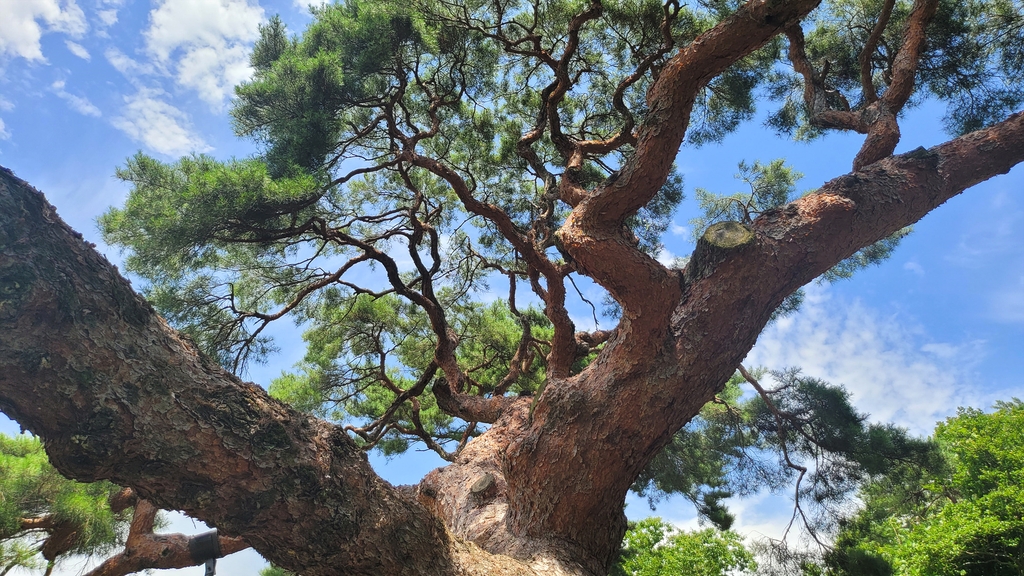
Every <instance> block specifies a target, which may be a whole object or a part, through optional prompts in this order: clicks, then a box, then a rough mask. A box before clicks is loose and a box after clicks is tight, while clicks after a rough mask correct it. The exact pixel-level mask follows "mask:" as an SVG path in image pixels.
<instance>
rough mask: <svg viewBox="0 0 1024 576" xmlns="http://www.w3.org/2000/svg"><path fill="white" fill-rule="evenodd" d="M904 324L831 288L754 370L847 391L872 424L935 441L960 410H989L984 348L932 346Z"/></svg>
mask: <svg viewBox="0 0 1024 576" xmlns="http://www.w3.org/2000/svg"><path fill="white" fill-rule="evenodd" d="M904 320H906V319H900V318H896V317H885V316H881V315H879V314H878V313H877V312H876V311H874V310H872V309H870V308H867V307H865V306H864V305H862V304H860V303H858V302H848V301H845V302H840V301H836V300H833V299H832V297H831V293H830V291H829V288H828V287H823V286H817V285H811V286H808V288H807V299H806V300H805V303H804V306H803V309H802V310H801V311H800V312H799V313H798V314H796V315H794V316H791V317H788V318H783V319H781V320H779V321H778V323H777V324H775V325H774V326H772V327H770V328H769V329H768V330H766V331H765V333H764V334H762V335H761V338H760V339H759V340H758V343H757V346H755V347H754V349H753V350H752V351H751V353H750V355H749V356H748V358H747V360H746V362H747V363H748V364H750V365H760V366H766V367H768V368H772V369H779V368H786V367H800V368H802V369H803V371H804V373H805V374H806V375H808V376H813V377H816V378H821V379H823V380H827V381H830V382H832V383H833V384H842V385H844V386H845V387H846V388H847V390H849V391H850V394H851V397H852V399H853V401H854V404H855V405H856V406H857V407H858V408H859V409H860V410H862V411H866V412H868V413H869V414H870V415H871V419H872V420H875V421H882V422H894V423H896V424H898V425H900V426H905V427H907V428H909V429H910V430H911V431H912V432H914V433H917V434H928V433H930V432H931V430H932V428H933V427H934V425H935V422H936V421H937V420H939V419H941V418H943V417H945V416H947V415H949V414H951V413H952V412H953V411H954V410H955V409H956V408H957V407H958V406H965V405H970V406H983V405H986V403H985V402H983V400H987V399H988V395H987V394H985V393H983V392H981V391H980V390H978V389H977V388H975V387H973V386H972V385H971V383H970V382H969V379H970V370H971V366H972V365H974V363H976V362H977V361H978V360H979V359H980V358H981V357H982V356H983V355H984V342H980V341H976V342H966V343H955V344H950V343H937V342H931V341H929V340H928V338H927V336H926V335H925V334H923V333H921V332H920V331H919V330H914V329H913V328H911V327H908V325H907V324H906V323H905V322H904Z"/></svg>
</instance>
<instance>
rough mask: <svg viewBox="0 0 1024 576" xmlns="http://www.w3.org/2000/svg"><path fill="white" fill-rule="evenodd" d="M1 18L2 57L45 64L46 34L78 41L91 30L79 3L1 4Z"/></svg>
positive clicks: (8, 0)
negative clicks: (13, 57) (59, 34)
mask: <svg viewBox="0 0 1024 576" xmlns="http://www.w3.org/2000/svg"><path fill="white" fill-rule="evenodd" d="M0 14H3V17H0V56H5V55H11V56H15V57H21V58H25V59H26V60H34V61H40V62H44V61H45V60H46V59H45V58H44V57H43V51H42V45H41V44H40V42H39V39H40V38H41V37H42V35H43V33H44V31H45V32H63V33H65V34H68V35H70V36H72V37H76V38H77V37H79V36H81V35H82V34H84V33H85V31H86V30H87V29H88V25H87V24H86V21H85V13H84V12H82V9H81V8H79V7H78V5H77V4H76V3H75V0H0ZM44 28H45V30H44Z"/></svg>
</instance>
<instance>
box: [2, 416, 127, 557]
mask: <svg viewBox="0 0 1024 576" xmlns="http://www.w3.org/2000/svg"><path fill="white" fill-rule="evenodd" d="M118 490H119V488H118V487H117V486H114V485H112V484H110V483H108V482H94V483H91V484H83V483H81V482H75V481H74V480H68V479H67V478H64V477H63V476H61V475H60V473H58V472H57V471H56V470H55V469H54V468H53V466H51V465H50V463H49V461H48V460H47V458H46V453H45V452H43V446H42V443H41V442H40V441H39V439H38V438H36V437H34V436H29V435H20V436H14V437H10V436H6V435H0V496H2V497H0V563H2V565H0V571H2V572H5V573H6V572H7V570H9V569H11V568H12V567H16V566H20V567H24V568H41V567H43V566H46V565H47V563H49V564H51V565H52V563H53V562H55V561H57V560H59V559H61V558H64V557H66V556H70V555H83V554H84V555H90V556H91V555H103V554H107V553H109V552H110V551H111V550H113V549H114V548H115V547H117V546H119V545H121V544H123V540H124V538H125V536H126V533H127V526H128V520H129V518H130V517H129V514H130V511H126V512H122V513H120V514H115V513H113V512H112V511H111V510H110V505H109V503H108V498H109V497H110V496H111V495H112V494H114V493H115V492H117V491H118ZM26 520H46V521H47V528H45V529H44V528H42V527H35V525H33V526H28V525H26V523H25V521H26ZM51 537H52V538H54V539H55V540H54V541H52V542H50V545H49V546H47V541H48V539H50V538H51Z"/></svg>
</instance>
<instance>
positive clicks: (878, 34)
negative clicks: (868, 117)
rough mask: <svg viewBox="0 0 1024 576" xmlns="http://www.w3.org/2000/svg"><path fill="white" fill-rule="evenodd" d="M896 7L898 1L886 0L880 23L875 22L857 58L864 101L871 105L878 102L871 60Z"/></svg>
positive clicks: (880, 14)
mask: <svg viewBox="0 0 1024 576" xmlns="http://www.w3.org/2000/svg"><path fill="white" fill-rule="evenodd" d="M895 5H896V0H885V4H883V5H882V11H881V12H880V13H879V14H878V21H877V22H875V27H874V28H873V29H872V30H871V34H870V35H869V36H868V39H867V41H866V42H864V48H862V49H861V51H860V56H859V57H858V58H857V60H858V62H859V64H860V85H861V90H863V91H864V100H865V101H866V102H867V103H869V104H870V103H872V102H875V101H876V100H878V93H877V92H875V81H874V79H873V78H872V74H871V58H872V57H873V56H874V55H875V50H876V49H877V48H878V41H879V40H880V39H881V38H882V33H883V32H885V27H886V26H888V25H889V17H890V16H892V9H893V7H894V6H895Z"/></svg>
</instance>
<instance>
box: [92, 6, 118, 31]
mask: <svg viewBox="0 0 1024 576" xmlns="http://www.w3.org/2000/svg"><path fill="white" fill-rule="evenodd" d="M96 17H97V18H99V20H100V22H101V23H102V24H103V25H104V26H107V27H109V26H113V25H114V24H117V9H116V8H109V9H107V10H99V11H97V12H96Z"/></svg>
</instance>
